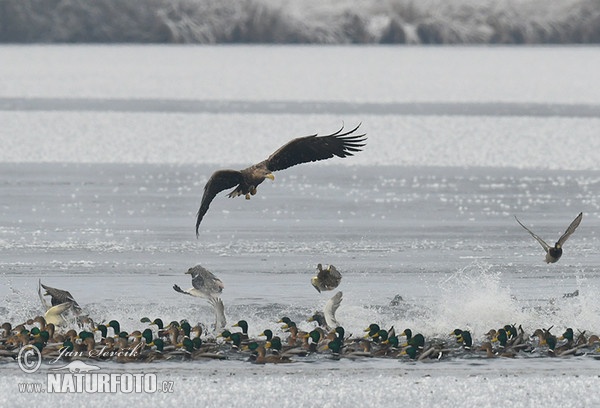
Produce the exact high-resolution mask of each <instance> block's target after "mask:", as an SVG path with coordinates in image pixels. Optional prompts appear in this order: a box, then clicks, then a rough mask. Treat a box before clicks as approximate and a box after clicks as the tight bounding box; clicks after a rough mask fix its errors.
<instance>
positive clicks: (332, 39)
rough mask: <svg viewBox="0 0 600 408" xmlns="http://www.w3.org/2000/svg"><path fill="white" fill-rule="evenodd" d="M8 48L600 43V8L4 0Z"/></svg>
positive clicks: (272, 0)
mask: <svg viewBox="0 0 600 408" xmlns="http://www.w3.org/2000/svg"><path fill="white" fill-rule="evenodd" d="M0 42H3V43H198V44H215V43H288V44H290V43H291V44H293V43H303V44H375V43H381V44H592V43H600V0H330V1H327V0H0Z"/></svg>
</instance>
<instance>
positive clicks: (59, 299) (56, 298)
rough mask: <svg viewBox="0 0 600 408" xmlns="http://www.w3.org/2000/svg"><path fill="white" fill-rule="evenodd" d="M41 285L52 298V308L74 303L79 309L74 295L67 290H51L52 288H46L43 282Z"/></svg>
mask: <svg viewBox="0 0 600 408" xmlns="http://www.w3.org/2000/svg"><path fill="white" fill-rule="evenodd" d="M40 285H42V287H43V288H44V289H46V292H47V293H48V294H49V295H50V296H51V297H52V300H51V302H52V306H58V305H60V304H63V303H67V302H73V306H75V307H76V308H79V305H78V304H77V302H76V301H75V299H73V295H71V294H70V293H69V292H67V291H66V290H62V289H56V288H51V287H50V286H46V285H44V284H43V283H41V282H40Z"/></svg>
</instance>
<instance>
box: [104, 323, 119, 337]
mask: <svg viewBox="0 0 600 408" xmlns="http://www.w3.org/2000/svg"><path fill="white" fill-rule="evenodd" d="M106 328H107V329H108V328H112V329H113V337H118V336H119V333H121V324H120V323H119V322H118V321H117V320H111V321H110V322H108V324H107V325H106Z"/></svg>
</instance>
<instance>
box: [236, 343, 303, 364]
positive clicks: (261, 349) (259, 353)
mask: <svg viewBox="0 0 600 408" xmlns="http://www.w3.org/2000/svg"><path fill="white" fill-rule="evenodd" d="M267 344H268V343H267ZM265 346H266V345H265ZM265 346H263V345H261V344H258V343H257V342H252V343H250V344H248V345H247V347H248V349H249V350H250V351H251V352H253V353H254V354H255V355H256V357H255V358H253V359H252V360H251V361H252V362H253V363H255V364H280V363H292V362H293V361H292V360H291V359H290V358H289V357H288V356H284V355H281V354H269V355H267V351H266V348H265Z"/></svg>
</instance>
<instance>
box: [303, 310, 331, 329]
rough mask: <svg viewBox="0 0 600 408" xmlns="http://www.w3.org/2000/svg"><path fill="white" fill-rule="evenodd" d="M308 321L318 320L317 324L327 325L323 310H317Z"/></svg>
mask: <svg viewBox="0 0 600 408" xmlns="http://www.w3.org/2000/svg"><path fill="white" fill-rule="evenodd" d="M307 321H308V322H317V326H320V327H325V328H328V327H327V322H326V321H325V315H324V314H323V312H319V311H317V312H315V313H314V314H313V315H312V316H311V317H309V318H308V320H307Z"/></svg>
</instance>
